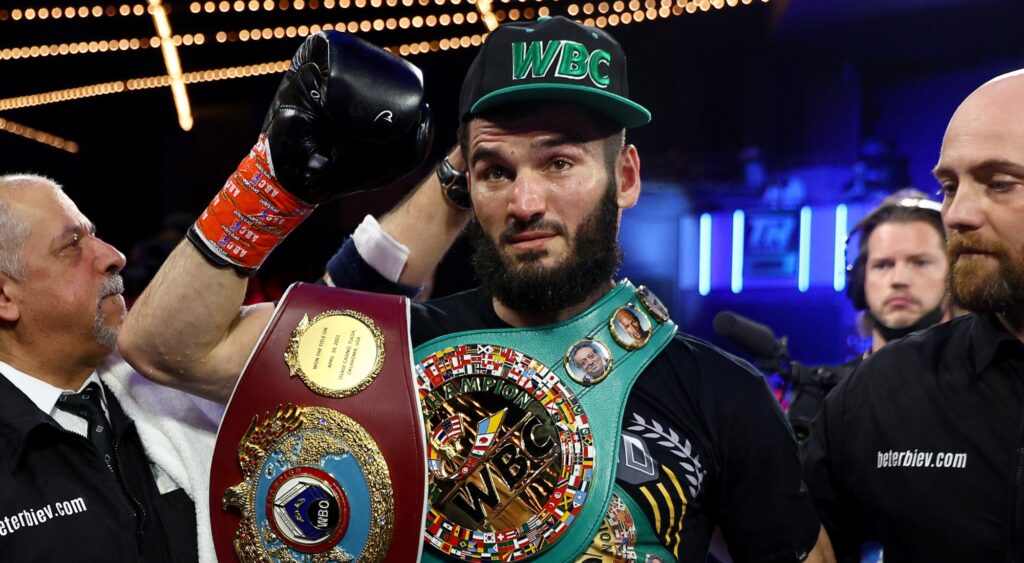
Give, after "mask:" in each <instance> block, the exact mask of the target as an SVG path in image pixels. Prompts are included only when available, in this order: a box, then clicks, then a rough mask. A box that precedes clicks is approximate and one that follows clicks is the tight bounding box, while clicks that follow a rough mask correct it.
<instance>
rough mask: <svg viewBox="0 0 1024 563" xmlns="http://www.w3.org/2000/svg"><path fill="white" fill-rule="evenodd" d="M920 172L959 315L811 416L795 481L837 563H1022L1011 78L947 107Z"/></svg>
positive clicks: (1023, 448)
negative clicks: (812, 504) (928, 178)
mask: <svg viewBox="0 0 1024 563" xmlns="http://www.w3.org/2000/svg"><path fill="white" fill-rule="evenodd" d="M934 174H935V178H936V179H937V180H938V183H939V185H940V187H941V189H942V193H943V194H944V198H943V203H942V218H943V222H944V224H945V227H946V230H947V233H948V238H949V241H948V244H947V249H946V250H947V254H948V257H949V262H950V275H949V287H950V290H951V292H952V295H953V298H954V300H955V301H957V302H958V303H960V304H962V305H963V306H964V307H965V308H967V309H969V310H971V311H973V312H974V313H973V314H970V315H966V316H963V317H960V318H957V319H954V320H952V321H950V322H948V323H945V324H941V325H936V326H934V327H932V328H930V329H928V330H926V331H924V332H920V333H916V334H913V335H911V336H909V337H906V338H904V339H902V340H899V341H897V342H893V343H891V344H889V345H888V346H885V347H883V348H882V349H880V350H879V351H878V352H876V353H875V354H873V355H872V356H871V357H870V358H868V360H867V361H866V362H865V363H864V364H862V365H861V367H860V368H859V369H858V371H857V372H855V373H854V375H853V376H852V377H850V378H847V380H846V381H844V382H843V383H842V384H841V385H840V386H839V387H837V388H836V389H835V391H834V392H833V393H832V394H831V395H830V396H829V398H828V400H827V401H826V403H825V408H824V410H823V411H822V412H821V414H820V415H819V416H818V418H817V419H816V420H815V427H814V429H813V430H812V432H811V437H812V439H811V441H810V442H809V445H808V448H807V450H806V451H805V478H806V481H807V483H808V485H809V486H810V487H811V490H812V493H813V494H814V496H815V499H816V502H817V503H818V508H819V510H820V511H821V513H822V519H823V521H824V524H825V526H826V528H827V529H828V532H829V535H830V536H831V538H832V541H833V544H834V547H835V548H836V556H837V559H838V560H839V561H859V560H860V557H861V555H862V553H865V552H868V551H877V550H878V549H879V548H880V549H881V551H882V554H883V555H884V558H885V561H886V563H893V562H903V561H1019V560H1020V559H1021V558H1022V557H1024V479H1022V478H1021V477H1020V476H1021V475H1022V474H1024V431H1022V428H1024V426H1022V425H1024V343H1022V340H1024V225H1022V220H1024V72H1022V71H1016V72H1013V73H1010V74H1006V75H1003V76H1000V77H997V78H995V79H993V80H991V81H989V82H988V83H986V84H984V85H982V86H981V87H980V88H978V89H977V90H975V91H974V92H973V93H972V94H971V95H970V96H968V97H967V99H966V100H964V101H963V103H962V104H961V105H960V107H959V108H958V109H957V110H956V113H954V114H953V117H952V119H951V120H950V122H949V126H948V127H947V129H946V134H945V136H944V137H943V140H942V148H941V151H940V154H939V162H938V165H937V166H936V167H935V170H934Z"/></svg>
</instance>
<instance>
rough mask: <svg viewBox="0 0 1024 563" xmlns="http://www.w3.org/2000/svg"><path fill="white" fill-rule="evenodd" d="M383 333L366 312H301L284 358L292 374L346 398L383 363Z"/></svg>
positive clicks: (325, 392) (324, 391) (318, 389)
mask: <svg viewBox="0 0 1024 563" xmlns="http://www.w3.org/2000/svg"><path fill="white" fill-rule="evenodd" d="M385 354H386V351H385V349H384V336H383V335H382V334H381V332H380V329H379V328H377V325H376V323H374V322H373V320H372V319H370V318H369V317H367V316H366V315H364V314H362V313H359V312H356V311H350V310H331V311H324V312H323V313H320V314H319V315H317V316H316V317H314V318H313V319H312V320H310V319H309V317H308V316H305V315H303V317H302V320H301V321H300V322H299V325H298V326H296V327H295V330H293V331H292V336H291V338H290V339H289V341H288V349H287V350H285V353H284V360H285V362H286V363H287V364H288V371H289V372H290V373H291V375H292V377H301V378H302V381H304V382H305V383H306V385H307V386H309V388H310V389H312V390H313V391H314V392H316V393H319V394H320V395H325V396H327V397H337V398H341V397H348V396H349V395H354V394H356V393H358V392H360V391H362V390H363V389H365V388H366V387H367V386H368V385H370V383H372V382H373V380H374V378H375V377H377V374H378V373H380V369H381V366H383V365H384V357H385Z"/></svg>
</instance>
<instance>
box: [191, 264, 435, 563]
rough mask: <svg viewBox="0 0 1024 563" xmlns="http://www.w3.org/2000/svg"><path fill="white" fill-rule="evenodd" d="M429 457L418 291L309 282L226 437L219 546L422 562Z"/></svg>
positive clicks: (258, 365)
mask: <svg viewBox="0 0 1024 563" xmlns="http://www.w3.org/2000/svg"><path fill="white" fill-rule="evenodd" d="M425 459H426V455H425V438H424V431H423V423H422V418H421V414H420V409H419V401H418V399H417V390H416V385H415V380H414V379H413V375H412V360H411V355H410V349H409V331H408V301H407V300H406V299H405V298H404V297H398V296H390V295H378V294H370V293H363V292H357V291H350V290H342V289H334V288H328V287H323V286H316V285H308V284H295V285H293V286H292V287H290V288H289V290H288V291H287V292H286V294H285V296H284V298H283V299H282V301H281V303H280V304H279V305H278V308H277V311H276V312H275V314H274V317H273V319H272V320H271V322H270V324H269V326H268V327H267V329H266V331H265V333H264V336H263V338H262V340H261V341H260V343H259V344H258V345H257V347H256V350H255V351H254V353H253V355H252V357H251V358H250V359H249V362H248V364H247V365H246V367H245V370H244V371H243V373H242V376H241V378H240V379H239V381H238V384H237V386H236V387H235V391H234V394H233V395H232V397H231V401H230V402H229V404H228V408H227V412H226V413H225V415H224V420H223V421H222V422H221V426H220V431H219V432H218V435H217V445H216V449H215V450H214V456H213V467H212V469H211V472H210V520H211V524H212V528H213V535H214V544H215V546H216V550H217V557H218V558H219V559H220V560H221V561H231V560H235V559H238V560H242V561H255V560H268V559H270V558H271V557H274V558H278V559H281V560H287V559H288V558H289V557H290V558H292V559H298V558H300V557H310V556H312V558H313V560H328V559H333V560H339V561H344V560H348V558H351V559H352V560H355V559H359V560H360V561H383V560H387V561H416V560H417V559H418V557H419V553H420V550H421V547H422V537H423V534H422V530H423V516H424V506H425V504H426V497H425V495H426V466H425ZM303 554H305V555H303Z"/></svg>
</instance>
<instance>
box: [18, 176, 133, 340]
mask: <svg viewBox="0 0 1024 563" xmlns="http://www.w3.org/2000/svg"><path fill="white" fill-rule="evenodd" d="M38 184H39V185H32V186H26V187H23V188H13V189H10V190H7V191H8V192H9V195H10V199H8V198H6V197H5V199H7V200H8V201H9V202H10V203H11V204H12V207H13V209H14V212H15V213H16V214H17V215H18V216H19V218H21V219H22V220H23V221H25V223H26V224H27V227H28V235H27V237H26V239H25V242H24V245H23V246H22V249H21V254H20V256H21V260H22V264H23V268H24V274H25V276H24V278H25V279H23V280H19V281H17V282H13V283H11V284H10V288H11V291H12V292H13V294H14V296H15V298H16V299H17V303H18V315H19V318H18V322H19V323H23V324H22V326H24V327H25V329H26V330H32V331H36V332H38V333H39V335H41V337H42V338H47V339H49V340H51V341H52V342H53V343H54V345H55V346H60V347H64V348H70V347H75V348H78V349H86V348H88V349H90V350H91V351H92V352H95V353H96V354H102V356H105V355H106V354H108V353H109V352H110V350H111V349H113V348H114V346H115V345H116V343H117V330H118V329H119V328H120V326H121V322H122V321H123V320H124V316H125V303H124V299H123V298H122V296H121V292H122V291H123V289H122V283H121V282H120V276H119V275H118V272H119V271H120V270H121V268H123V267H124V264H125V259H124V255H123V254H121V253H120V252H118V250H117V249H116V248H114V247H113V246H110V245H109V244H107V243H105V242H103V241H102V240H100V239H99V238H97V237H96V235H95V228H94V227H93V225H92V223H91V222H90V221H89V220H88V219H87V218H86V217H85V216H84V215H82V213H81V212H80V211H79V210H78V208H77V207H76V206H75V204H74V203H73V202H72V201H71V199H70V198H68V197H67V196H66V195H65V194H64V193H63V192H62V191H60V190H58V189H56V188H55V187H54V186H52V185H49V184H45V183H41V182H40V183H38ZM68 351H69V352H70V350H68Z"/></svg>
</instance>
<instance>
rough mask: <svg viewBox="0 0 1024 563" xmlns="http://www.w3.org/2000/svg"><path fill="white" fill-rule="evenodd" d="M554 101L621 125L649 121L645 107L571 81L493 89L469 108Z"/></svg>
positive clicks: (473, 111) (639, 123) (471, 110)
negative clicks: (586, 109)
mask: <svg viewBox="0 0 1024 563" xmlns="http://www.w3.org/2000/svg"><path fill="white" fill-rule="evenodd" d="M538 100H557V101H563V102H573V103H577V104H583V105H585V106H588V107H590V108H593V109H594V110H596V111H598V112H600V113H603V114H605V115H607V116H608V117H611V118H612V119H614V120H615V121H617V122H619V123H620V124H621V125H622V126H623V127H639V126H641V125H646V124H647V123H650V121H651V112H650V111H648V110H647V108H645V107H644V106H642V105H640V104H638V103H636V102H634V101H632V100H629V99H627V98H623V97H622V96H618V95H616V94H612V93H611V92H605V91H603V90H599V89H597V88H591V87H589V86H576V85H574V84H523V85H522V86H509V87H508V88H502V89H501V90H495V91H494V92H491V93H490V94H487V95H486V96H484V97H482V98H480V99H479V100H477V101H476V103H475V104H473V107H472V108H470V113H471V114H477V113H480V112H482V111H485V110H487V109H490V108H493V107H497V106H502V105H505V104H509V103H514V102H529V101H538Z"/></svg>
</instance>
